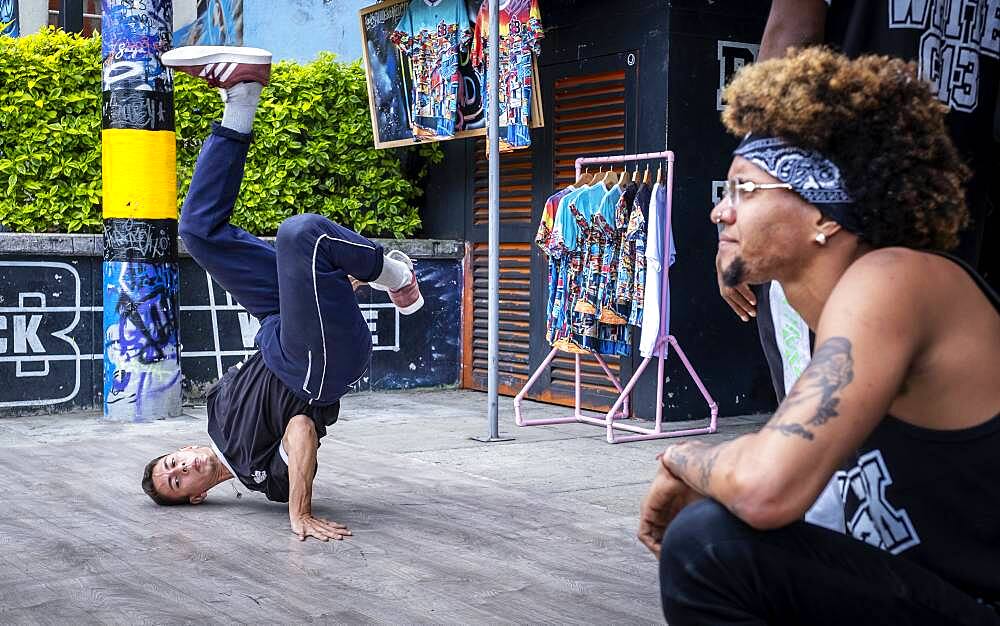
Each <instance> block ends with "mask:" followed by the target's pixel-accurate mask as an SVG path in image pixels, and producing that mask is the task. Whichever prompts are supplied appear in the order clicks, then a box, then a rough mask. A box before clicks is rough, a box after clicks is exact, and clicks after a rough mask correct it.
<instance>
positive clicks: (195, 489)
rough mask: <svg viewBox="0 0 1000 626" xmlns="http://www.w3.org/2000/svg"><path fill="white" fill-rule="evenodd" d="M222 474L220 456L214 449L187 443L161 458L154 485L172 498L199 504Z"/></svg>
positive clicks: (155, 471) (156, 469)
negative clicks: (220, 473)
mask: <svg viewBox="0 0 1000 626" xmlns="http://www.w3.org/2000/svg"><path fill="white" fill-rule="evenodd" d="M218 474H219V458H218V457H217V456H215V453H214V452H213V451H212V449H211V448H208V447H205V446H185V447H183V448H180V449H178V450H177V451H176V452H171V453H169V454H167V455H166V456H164V457H163V458H162V459H160V462H159V463H157V464H156V467H154V468H153V484H154V485H155V486H156V490H157V491H158V492H160V493H161V494H162V495H164V496H166V497H168V498H170V499H173V500H187V501H188V502H190V503H191V504H199V503H200V502H202V501H203V500H204V499H205V497H206V496H207V495H208V490H209V489H211V488H212V487H214V486H215V480H216V477H217V476H218Z"/></svg>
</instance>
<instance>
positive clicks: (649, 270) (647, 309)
mask: <svg viewBox="0 0 1000 626" xmlns="http://www.w3.org/2000/svg"><path fill="white" fill-rule="evenodd" d="M666 220H667V188H666V186H664V185H661V184H660V183H656V184H655V185H653V196H652V199H651V200H650V204H649V220H648V221H647V222H646V285H645V290H644V291H645V295H644V302H643V307H642V332H641V334H640V335H639V354H641V355H642V356H644V357H646V356H660V355H661V353H662V354H663V355H664V356H665V355H666V350H667V344H666V342H664V343H663V345H662V346H661V347H660V349H659V350H656V351H655V353H654V350H653V349H654V348H655V347H656V339H657V337H658V335H659V332H660V318H661V316H662V318H663V328H664V332H665V333H669V332H670V293H669V292H668V293H667V299H666V310H664V311H660V298H661V292H660V287H661V286H662V284H663V283H662V278H663V231H664V229H665V228H666ZM669 240H670V243H669V248H668V253H667V259H668V261H667V263H668V266H672V265H673V264H674V260H675V258H676V252H675V250H674V232H673V227H672V226H671V229H670V234H669ZM668 287H669V285H668Z"/></svg>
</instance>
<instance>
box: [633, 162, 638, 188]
mask: <svg viewBox="0 0 1000 626" xmlns="http://www.w3.org/2000/svg"><path fill="white" fill-rule="evenodd" d="M632 182H633V183H635V184H636V185H638V184H639V162H638V161H636V163H635V171H634V172H632Z"/></svg>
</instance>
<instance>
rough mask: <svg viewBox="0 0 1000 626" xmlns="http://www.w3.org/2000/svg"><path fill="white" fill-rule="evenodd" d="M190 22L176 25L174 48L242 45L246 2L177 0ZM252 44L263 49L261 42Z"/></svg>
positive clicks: (230, 0) (232, 0)
mask: <svg viewBox="0 0 1000 626" xmlns="http://www.w3.org/2000/svg"><path fill="white" fill-rule="evenodd" d="M182 3H183V4H186V5H194V6H190V7H175V11H176V10H178V8H181V9H182V10H183V9H190V10H187V11H185V12H184V15H187V16H190V18H189V19H190V21H185V23H183V24H176V23H175V27H176V29H175V30H174V46H175V47H180V46H242V45H243V0H178V1H177V2H176V3H175V4H176V5H180V4H182ZM249 45H253V46H257V47H260V44H259V43H250V44H249Z"/></svg>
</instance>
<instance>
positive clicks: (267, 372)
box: [142, 46, 423, 541]
mask: <svg viewBox="0 0 1000 626" xmlns="http://www.w3.org/2000/svg"><path fill="white" fill-rule="evenodd" d="M163 63H164V65H168V66H171V67H174V68H176V69H177V70H180V71H182V72H185V73H187V74H191V75H192V76H197V77H200V78H203V79H205V80H206V81H207V82H208V83H209V84H210V85H212V86H213V87H218V88H219V90H220V91H221V92H222V99H223V101H224V102H225V110H224V112H223V116H222V122H221V124H220V123H215V124H213V127H212V132H211V134H210V135H209V137H208V139H207V140H206V141H205V144H204V146H203V147H202V150H201V154H200V155H199V157H198V162H197V164H196V165H195V169H194V175H193V177H192V179H191V187H190V190H189V192H188V195H187V198H186V199H185V201H184V208H183V211H182V213H181V218H180V225H179V231H180V236H181V238H182V239H183V240H184V243H185V245H186V246H187V249H188V251H189V252H190V253H191V256H193V257H194V259H195V260H196V261H197V262H198V264H199V265H201V267H203V268H204V269H205V270H206V271H208V273H209V274H211V276H212V278H213V279H215V281H216V282H218V283H219V284H220V285H222V287H223V288H225V289H226V291H228V292H229V293H231V294H232V295H233V297H235V298H236V300H237V302H239V303H240V304H241V305H242V306H243V307H244V308H246V310H247V311H248V312H249V313H250V314H251V315H253V316H254V317H256V318H257V319H259V320H260V331H259V332H258V333H257V338H256V343H257V346H258V347H259V348H260V350H259V351H258V352H256V353H255V354H254V355H253V356H251V357H250V358H249V359H248V360H246V361H244V362H242V363H240V364H239V365H237V366H234V367H232V368H230V369H229V371H228V372H226V374H225V375H224V376H223V377H222V379H221V380H220V381H219V382H218V383H217V384H216V385H215V386H214V387H213V388H212V389H211V390H210V391H209V392H208V398H207V404H208V435H209V438H210V440H211V446H210V447H206V446H185V447H183V448H181V449H179V450H177V451H175V452H171V453H168V454H165V455H163V456H161V457H158V458H156V459H153V460H152V461H150V462H149V464H148V465H147V466H146V469H145V472H144V474H143V478H142V488H143V490H144V491H145V492H146V494H148V495H149V497H150V498H152V499H153V501H155V502H156V503H158V504H162V505H172V504H188V503H190V504H198V503H200V502H202V501H203V500H204V499H205V497H206V495H207V492H208V490H209V489H211V488H212V487H214V486H215V485H217V484H219V483H221V482H223V481H225V480H229V479H230V478H234V477H235V478H238V479H239V480H240V482H242V483H243V484H244V485H245V486H246V487H247V488H248V489H252V490H254V491H261V492H263V493H264V494H266V495H267V498H268V499H270V500H274V501H277V502H288V517H289V520H290V521H291V527H292V532H293V533H295V534H296V535H297V536H298V537H299V539H301V540H304V539H305V538H306V537H315V538H316V539H320V540H323V541H327V540H329V539H343V538H344V537H345V536H349V535H350V534H351V531H350V530H348V529H347V527H346V526H344V525H342V524H338V523H335V522H331V521H327V520H324V519H321V518H318V517H315V516H314V515H313V514H312V482H313V478H314V476H315V474H316V469H317V465H316V448H317V447H318V446H319V441H320V439H322V438H323V436H324V435H326V429H327V427H328V426H329V425H331V424H333V423H334V422H335V421H337V416H338V414H339V412H340V397H341V396H343V395H344V394H345V393H347V391H348V389H349V388H350V387H351V385H353V384H354V383H356V382H357V381H358V380H360V379H361V377H362V376H363V375H364V373H365V371H366V369H367V367H368V362H369V358H370V356H371V348H372V338H371V334H370V331H369V329H368V322H367V321H366V320H365V319H364V317H363V316H362V314H361V310H360V309H359V308H358V303H357V299H356V297H355V295H354V289H353V287H352V283H357V282H358V281H360V282H370V283H371V286H372V287H373V288H376V289H381V290H384V291H388V293H389V298H390V299H391V300H392V303H393V304H394V305H395V306H396V307H397V308H398V309H399V311H400V313H402V314H403V315H409V314H411V313H414V312H416V311H417V310H418V309H419V308H420V307H421V306H423V298H422V296H421V295H420V289H419V287H418V285H417V280H416V274H415V273H414V272H413V263H412V262H411V261H410V259H409V258H407V256H406V255H405V254H403V253H402V252H399V251H395V250H394V251H392V252H390V253H389V254H388V255H383V252H382V247H381V246H380V245H378V244H377V243H374V242H372V241H369V240H368V239H366V238H364V237H362V236H361V235H359V234H357V233H355V232H353V231H351V230H349V229H347V228H344V227H343V226H340V225H338V224H335V223H333V222H331V221H330V220H328V219H327V218H325V217H322V216H320V215H316V214H302V215H295V216H293V217H290V218H288V219H287V220H285V221H284V222H283V223H282V224H281V226H280V227H279V228H278V235H277V238H276V241H275V245H274V247H272V246H270V245H269V244H267V243H265V242H264V241H261V240H260V239H258V238H256V237H254V236H253V235H251V234H250V233H248V232H246V231H244V230H241V229H239V228H236V227H235V226H233V225H232V224H230V223H229V218H230V216H231V215H232V212H233V208H234V206H235V204H236V197H237V194H238V192H239V189H240V183H241V182H242V179H243V169H244V165H245V164H246V158H247V151H248V149H249V146H250V139H251V135H250V133H251V128H252V126H253V118H254V113H255V111H256V108H257V103H258V100H259V98H260V93H261V90H262V89H263V88H264V86H265V85H267V83H268V79H269V77H270V73H271V53H270V52H268V51H266V50H261V49H259V48H237V47H219V46H190V47H184V48H177V49H175V50H171V51H169V52H167V53H165V54H164V55H163Z"/></svg>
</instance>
